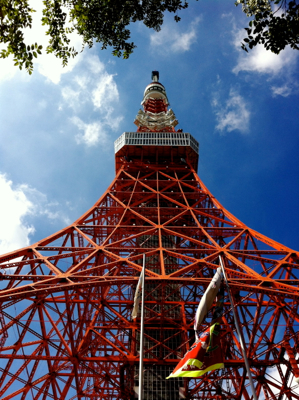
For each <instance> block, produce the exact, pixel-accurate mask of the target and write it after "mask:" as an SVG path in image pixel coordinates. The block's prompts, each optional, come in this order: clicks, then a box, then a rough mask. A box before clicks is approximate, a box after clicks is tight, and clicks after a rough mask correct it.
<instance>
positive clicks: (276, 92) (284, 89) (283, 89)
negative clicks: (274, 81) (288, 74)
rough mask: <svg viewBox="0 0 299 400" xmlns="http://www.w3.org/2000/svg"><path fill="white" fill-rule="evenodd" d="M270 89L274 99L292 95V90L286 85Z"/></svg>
mask: <svg viewBox="0 0 299 400" xmlns="http://www.w3.org/2000/svg"><path fill="white" fill-rule="evenodd" d="M271 89H272V93H273V96H274V97H276V96H282V97H288V96H289V95H290V94H291V93H292V88H291V87H290V86H289V85H287V84H285V85H283V86H280V87H279V86H272V87H271Z"/></svg>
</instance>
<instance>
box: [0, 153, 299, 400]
mask: <svg viewBox="0 0 299 400" xmlns="http://www.w3.org/2000/svg"><path fill="white" fill-rule="evenodd" d="M169 157H170V156H169ZM166 161H167V163H165V162H163V163H152V162H151V163H147V162H146V161H143V160H141V159H140V160H139V161H138V160H137V159H135V160H134V162H130V161H129V160H128V161H126V160H125V159H122V161H120V160H119V161H118V162H119V165H120V168H119V169H118V173H117V175H116V177H115V179H114V180H113V182H112V183H111V185H110V186H109V188H108V189H107V191H106V192H105V193H104V194H103V196H102V197H101V198H100V199H99V200H98V201H97V202H96V204H95V205H94V206H93V207H92V208H91V209H90V210H88V211H87V212H86V213H85V214H84V215H83V216H82V217H80V218H79V219H78V220H77V221H76V222H75V223H74V224H72V225H70V226H68V227H66V228H65V229H62V230H61V231H59V232H57V233H55V234H54V235H52V236H50V237H48V238H46V239H43V240H41V241H39V242H37V243H35V244H34V245H31V246H28V247H26V248H23V249H20V250H17V251H15V252H11V253H9V254H6V255H3V256H1V257H0V267H1V271H2V275H1V281H0V285H1V286H0V287H1V291H0V301H1V319H0V344H1V349H0V371H1V376H0V398H1V400H8V399H21V400H25V399H34V400H38V399H40V400H41V399H55V400H58V399H60V400H64V399H103V400H104V399H109V400H116V399H134V398H135V397H134V396H135V394H134V393H135V391H134V386H136V385H138V383H137V384H136V377H135V382H134V376H135V375H136V371H137V369H136V368H137V365H138V362H139V357H138V349H139V329H140V319H139V318H137V321H134V322H133V320H132V319H131V312H132V305H133V298H134V291H135V288H136V284H137V281H138V277H139V274H140V272H141V269H142V257H143V254H146V260H147V262H146V264H147V265H146V278H145V279H146V294H145V309H146V312H145V332H146V338H145V339H146V344H147V346H146V348H145V359H144V365H145V368H147V367H148V368H150V367H152V366H153V365H154V366H155V367H156V368H158V367H159V366H166V367H167V368H170V370H171V369H172V368H174V367H175V365H176V364H177V362H178V359H179V358H180V357H182V355H183V354H184V353H185V352H186V351H187V350H188V348H189V347H190V346H191V345H192V344H193V341H194V331H193V319H194V315H195V312H196V308H197V305H198V302H199V300H200V297H201V295H202V294H203V292H204V290H205V288H206V287H207V285H208V284H209V282H210V279H211V277H212V276H213V274H214V273H215V271H216V269H217V267H218V263H219V261H218V258H219V255H222V257H223V260H224V264H225V269H226V274H227V276H228V279H229V283H230V287H231V290H232V296H233V300H234V304H235V307H236V311H237V315H238V319H239V324H240V327H241V330H242V333H243V336H244V341H245V343H246V348H247V356H248V359H249V364H250V368H251V373H252V376H253V381H254V385H255V388H256V392H257V396H258V398H260V399H271V400H272V399H281V400H283V399H299V391H298V384H297V383H296V382H295V379H294V373H297V370H296V371H294V368H295V366H296V365H297V362H296V354H297V352H298V349H299V337H298V336H299V334H298V325H299V315H298V301H299V288H298V283H299V275H298V268H299V253H298V252H295V251H294V250H291V249H290V248H288V247H286V246H284V245H282V244H279V243H277V242H275V241H273V240H271V239H269V238H267V237H265V236H264V235H262V234H260V233H258V232H256V231H255V230H253V229H250V228H249V227H247V226H246V225H245V224H243V223H242V222H241V221H239V220H238V219H237V218H236V217H234V216H233V215H232V214H231V213H229V212H228V211H227V210H226V209H225V208H224V207H223V206H222V205H221V204H220V203H219V202H218V201H217V200H216V199H215V197H214V196H213V195H212V194H211V193H210V192H209V190H208V189H207V188H206V187H205V186H204V184H203V183H202V181H201V180H200V179H199V177H198V175H197V173H196V171H195V170H194V169H193V167H192V166H191V164H190V163H188V160H186V161H185V160H182V161H178V160H175V161H172V160H171V159H170V158H169V159H166ZM211 315H212V310H211V313H210V314H209V315H208V316H207V318H206V320H205V322H204V323H203V325H202V331H204V330H205V329H206V327H207V325H208V324H209V322H210V320H211ZM221 326H222V333H221V335H222V348H223V352H224V358H225V368H224V369H222V370H219V371H217V372H211V373H207V374H206V375H204V376H203V377H202V378H201V379H188V380H187V379H186V380H184V381H183V383H181V384H180V386H182V387H181V388H180V391H181V396H184V397H185V398H186V399H236V400H239V399H240V400H241V399H244V400H250V399H251V391H250V387H249V381H248V377H247V375H246V370H245V366H244V360H243V357H242V352H241V349H240V344H239V342H238V339H237V335H236V329H235V324H234V320H233V316H232V312H231V304H230V303H229V301H228V297H226V299H225V303H224V315H223V318H222V325H221ZM285 349H287V352H285ZM145 398H147V397H145ZM148 398H149V397H148ZM164 398H167V397H164Z"/></svg>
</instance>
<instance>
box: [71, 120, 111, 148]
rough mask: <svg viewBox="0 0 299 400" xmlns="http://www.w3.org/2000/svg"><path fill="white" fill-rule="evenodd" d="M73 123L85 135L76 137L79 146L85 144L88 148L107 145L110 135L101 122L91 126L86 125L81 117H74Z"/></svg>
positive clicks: (93, 123)
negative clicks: (99, 144)
mask: <svg viewBox="0 0 299 400" xmlns="http://www.w3.org/2000/svg"><path fill="white" fill-rule="evenodd" d="M71 121H72V122H73V124H74V125H76V126H77V128H78V129H79V130H80V131H83V134H79V133H78V134H77V135H76V136H75V138H76V142H77V143H78V144H81V143H84V144H86V145H87V146H88V147H90V146H94V145H96V144H98V143H99V142H100V143H101V145H102V146H105V145H107V143H108V135H107V133H106V132H105V130H104V129H103V127H102V125H101V124H100V123H99V122H92V123H90V124H86V123H84V122H83V121H82V120H81V119H80V118H79V117H72V118H71Z"/></svg>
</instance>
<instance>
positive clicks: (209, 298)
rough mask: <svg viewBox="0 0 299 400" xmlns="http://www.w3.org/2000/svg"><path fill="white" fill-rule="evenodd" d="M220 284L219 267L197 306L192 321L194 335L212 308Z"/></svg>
mask: <svg viewBox="0 0 299 400" xmlns="http://www.w3.org/2000/svg"><path fill="white" fill-rule="evenodd" d="M220 284H221V267H219V268H217V271H216V274H215V275H214V276H213V279H212V280H211V282H210V284H209V286H208V287H207V290H206V291H205V292H204V294H203V296H202V298H201V300H200V303H199V305H198V308H197V311H196V315H195V321H194V330H195V333H196V331H197V330H199V327H200V325H201V323H202V321H203V319H204V317H205V316H206V315H207V313H208V311H209V310H210V308H211V307H212V304H213V301H214V300H215V298H216V296H217V293H218V290H219V287H220ZM196 337H197V334H196Z"/></svg>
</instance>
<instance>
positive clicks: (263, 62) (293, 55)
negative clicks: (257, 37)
mask: <svg viewBox="0 0 299 400" xmlns="http://www.w3.org/2000/svg"><path fill="white" fill-rule="evenodd" d="M233 35H234V37H235V40H234V45H235V47H236V49H237V50H238V51H239V57H238V62H237V65H236V66H235V67H234V68H233V72H234V73H235V74H238V73H239V72H240V71H252V72H258V73H265V74H271V75H277V74H279V73H280V72H284V73H285V68H286V67H291V66H294V65H295V63H296V60H297V52H296V51H294V50H292V49H291V48H289V47H287V48H286V49H285V50H283V51H281V52H280V53H279V54H274V53H272V52H271V51H269V50H266V49H265V48H264V46H262V45H258V46H256V47H255V48H253V49H252V50H249V52H248V53H246V52H245V51H244V50H242V49H241V46H240V45H241V42H242V41H243V39H244V37H245V35H246V34H245V33H244V29H242V30H239V31H237V30H234V32H233Z"/></svg>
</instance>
